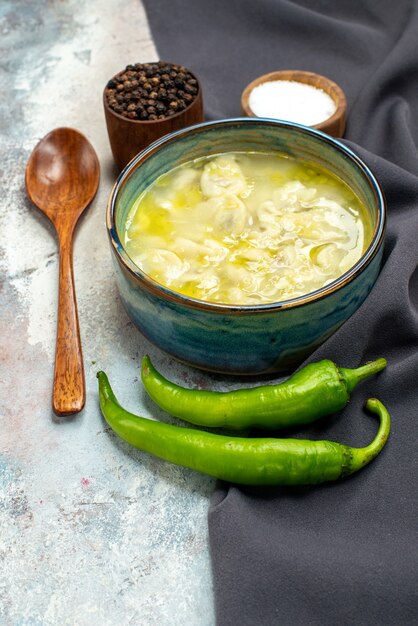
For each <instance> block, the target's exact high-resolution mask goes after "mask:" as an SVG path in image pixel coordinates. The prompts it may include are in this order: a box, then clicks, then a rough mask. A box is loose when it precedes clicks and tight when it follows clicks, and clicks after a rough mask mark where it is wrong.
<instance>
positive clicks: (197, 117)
mask: <svg viewBox="0 0 418 626" xmlns="http://www.w3.org/2000/svg"><path fill="white" fill-rule="evenodd" d="M120 73H121V72H119V74H120ZM190 73H191V72H190ZM193 77H194V78H195V79H196V81H197V84H198V93H197V95H196V98H195V99H194V100H193V102H192V103H191V104H190V105H189V106H188V107H187V108H186V109H184V110H183V111H180V112H179V113H176V114H175V115H172V116H171V117H166V118H164V119H162V120H131V119H128V118H126V117H123V116H122V115H119V113H116V112H115V111H113V109H111V108H110V107H109V105H108V104H107V101H106V95H105V90H106V88H105V89H104V91H103V106H104V112H105V118H106V126H107V132H108V135H109V142H110V147H111V149H112V154H113V158H114V160H115V163H116V165H117V166H118V168H119V170H122V169H123V168H124V167H125V165H127V164H128V163H129V161H131V160H132V159H133V157H134V156H136V155H137V154H138V153H139V152H141V150H143V149H144V148H146V147H147V146H149V145H150V144H151V143H152V142H153V141H155V140H157V139H160V137H164V135H167V134H168V133H171V132H174V131H176V130H180V129H181V128H185V127H186V126H192V125H193V124H199V123H200V122H203V121H204V114H203V97H202V87H201V85H200V83H199V80H198V78H197V77H196V76H195V75H193Z"/></svg>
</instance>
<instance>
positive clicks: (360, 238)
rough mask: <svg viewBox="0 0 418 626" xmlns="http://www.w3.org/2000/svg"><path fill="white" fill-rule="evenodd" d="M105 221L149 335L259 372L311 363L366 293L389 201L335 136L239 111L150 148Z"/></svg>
mask: <svg viewBox="0 0 418 626" xmlns="http://www.w3.org/2000/svg"><path fill="white" fill-rule="evenodd" d="M107 224H108V230H109V235H110V241H111V245H112V250H113V252H114V259H115V267H116V274H117V282H118V286H119V290H120V294H121V297H122V301H123V303H124V305H125V307H126V309H127V311H128V313H129V315H130V316H131V318H132V320H133V321H134V323H135V324H136V325H137V326H138V328H139V329H140V330H141V331H142V333H143V334H144V335H145V336H147V337H148V338H149V339H150V340H151V341H153V342H154V343H155V344H156V345H158V346H159V347H160V348H161V349H163V350H165V351H166V352H168V353H169V354H172V355H173V356H175V357H176V358H178V359H180V360H182V361H184V362H187V363H190V364H193V365H195V366H197V367H201V368H204V369H209V370H213V371H218V372H231V373H245V374H258V373H261V372H267V371H286V370H289V369H291V368H293V367H294V366H295V365H297V364H299V363H300V362H302V361H303V359H304V358H306V356H308V355H309V354H310V353H311V352H312V351H313V350H314V349H315V348H316V347H317V346H318V345H319V344H320V343H322V342H323V341H324V340H325V339H326V338H327V337H329V336H330V334H331V333H333V332H334V331H335V330H336V329H337V328H338V327H339V326H340V325H341V324H342V323H343V322H344V321H345V320H346V319H347V318H348V317H349V316H350V315H352V314H353V312H354V311H355V310H356V309H357V308H358V306H359V305H360V304H361V303H362V301H363V300H364V299H365V297H366V296H367V294H368V293H369V291H370V289H371V288H372V286H373V284H374V282H375V280H376V277H377V275H378V272H379V268H380V262H381V254H382V247H383V239H384V230H385V204H384V199H383V194H382V192H381V189H380V187H379V184H378V182H377V181H376V179H375V177H374V176H373V174H372V173H371V172H370V170H369V169H368V168H367V167H366V165H365V164H364V163H363V162H362V161H361V160H360V159H359V158H358V156H356V155H355V154H354V153H353V152H352V151H351V150H349V149H348V148H347V147H345V146H344V145H343V144H342V143H340V142H338V141H337V140H335V139H332V138H331V137H329V136H327V135H325V134H323V133H321V132H319V131H316V130H313V129H310V128H307V127H304V126H300V125H297V124H292V123H287V122H280V121H273V120H263V119H260V118H245V119H240V118H239V119H233V120H220V121H217V122H208V123H204V124H199V125H197V126H193V127H189V128H186V129H183V130H181V131H178V132H176V133H173V134H171V135H167V136H166V137H164V138H163V139H161V140H159V141H157V142H155V143H154V144H152V145H151V146H149V147H148V148H147V149H146V150H144V151H143V152H141V153H140V154H139V155H138V156H137V157H135V158H134V159H133V160H132V161H131V163H130V164H129V165H128V166H127V167H126V168H125V170H124V171H123V172H122V173H121V175H120V177H119V179H118V181H117V182H116V184H115V187H114V189H113V191H112V194H111V197H110V200H109V205H108V213H107Z"/></svg>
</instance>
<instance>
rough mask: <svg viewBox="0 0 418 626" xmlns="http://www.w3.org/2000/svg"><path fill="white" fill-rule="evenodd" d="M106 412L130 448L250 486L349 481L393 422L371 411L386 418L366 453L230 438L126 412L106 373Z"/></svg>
mask: <svg viewBox="0 0 418 626" xmlns="http://www.w3.org/2000/svg"><path fill="white" fill-rule="evenodd" d="M97 377H98V379H99V394H100V406H101V409H102V413H103V415H104V418H105V420H106V422H107V423H108V425H109V426H110V428H111V429H112V430H113V431H114V432H115V433H116V434H118V435H119V437H121V438H122V439H124V440H125V441H126V442H128V443H129V444H131V445H132V446H135V447H136V448H139V449H140V450H145V451H146V452H150V453H152V454H154V455H155V456H158V457H160V458H162V459H165V460H166V461H170V462H171V463H176V464H177V465H183V466H184V467H189V468H191V469H194V470H197V471H198V472H202V473H203V474H208V475H210V476H213V477H215V478H220V479H222V480H226V481H228V482H233V483H240V484H245V485H311V484H317V483H322V482H325V481H329V480H336V479H338V478H342V477H344V476H348V475H349V474H352V473H354V472H357V471H358V470H359V469H361V468H362V467H364V466H365V465H367V463H370V461H372V460H373V459H374V458H375V457H376V456H377V455H378V454H379V452H380V451H381V450H382V448H383V446H384V445H385V443H386V441H387V438H388V436H389V430H390V417H389V413H388V411H387V410H386V409H385V407H384V406H383V404H382V403H381V402H379V400H376V399H370V400H368V401H367V404H366V407H367V408H368V409H369V410H370V411H371V412H373V413H376V414H377V415H378V416H379V418H380V426H379V430H378V432H377V435H376V437H375V439H374V440H373V441H372V443H370V444H369V445H368V446H366V447H365V448H351V447H349V446H345V445H342V444H339V443H334V442H332V441H304V440H300V439H273V438H263V439H252V438H246V437H227V436H224V435H217V434H213V433H208V432H204V431H199V430H194V429H191V428H182V427H180V426H173V425H171V424H164V423H162V422H157V421H154V420H150V419H146V418H144V417H138V416H137V415H134V414H133V413H129V412H128V411H126V410H125V409H123V408H122V407H121V406H120V404H119V403H118V401H117V400H116V398H115V395H114V394H113V391H112V388H111V386H110V384H109V380H108V378H107V376H106V374H105V373H104V372H98V374H97Z"/></svg>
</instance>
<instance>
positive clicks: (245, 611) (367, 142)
mask: <svg viewBox="0 0 418 626" xmlns="http://www.w3.org/2000/svg"><path fill="white" fill-rule="evenodd" d="M145 7H146V10H147V14H148V18H149V20H150V26H151V30H152V34H153V37H154V40H155V42H156V46H157V49H158V53H159V56H160V58H162V59H165V60H167V61H172V62H175V63H182V64H184V65H186V66H188V67H190V68H191V69H192V70H193V71H194V72H195V73H196V74H197V75H198V76H199V78H200V79H201V82H202V85H203V95H204V102H205V111H206V116H207V118H208V119H219V118H225V117H235V116H238V115H240V95H241V92H242V90H243V88H244V87H245V85H246V84H247V83H248V82H249V81H251V80H252V79H254V78H256V77H257V76H259V75H260V74H263V73H266V72H270V71H274V70H280V69H300V70H308V71H314V72H318V73H321V74H324V75H326V76H328V77H329V78H331V79H333V80H335V81H336V82H337V83H339V84H340V85H341V87H342V88H343V90H344V91H345V93H346V96H347V101H348V123H347V130H346V133H345V138H346V140H347V141H348V142H349V145H350V146H351V147H352V149H354V150H355V151H356V152H357V153H358V154H359V156H360V157H361V158H363V159H364V160H365V161H366V163H367V164H368V165H369V166H370V167H371V169H372V170H373V172H374V173H375V174H376V176H377V178H378V179H379V181H380V183H381V185H382V186H383V189H384V192H385V195H386V198H387V203H388V212H389V217H388V229H387V236H386V244H385V254H384V263H383V267H382V271H381V274H380V276H379V278H378V280H377V283H376V285H375V287H374V288H373V290H372V292H371V294H370V295H369V297H368V298H367V300H366V301H365V302H364V304H363V305H362V306H361V308H360V309H359V310H358V311H357V313H355V314H354V315H353V316H352V317H351V318H350V319H349V320H348V321H347V322H346V323H345V324H344V325H343V326H342V328H341V329H340V330H339V331H338V332H337V333H335V334H334V335H333V336H332V337H331V338H330V339H329V340H328V341H327V342H326V343H325V344H324V345H322V346H321V347H320V348H319V349H318V350H317V351H316V352H315V354H314V355H313V356H312V357H311V359H310V360H311V361H313V360H318V359H320V358H324V357H328V358H331V359H333V360H334V361H336V362H337V363H338V364H340V365H342V366H346V367H350V366H356V365H358V364H359V363H360V362H364V361H367V360H370V359H372V358H375V357H378V356H385V357H386V358H387V359H388V363H389V365H388V367H387V369H386V370H385V371H384V372H383V373H382V374H379V375H378V376H377V377H374V378H373V379H370V380H368V381H366V382H364V383H362V384H361V386H359V387H358V388H357V389H356V391H355V393H354V395H353V397H352V401H351V402H350V405H349V406H348V407H347V408H346V409H345V410H344V411H342V412H341V413H340V414H339V415H336V416H333V417H331V418H327V419H325V420H322V421H320V422H318V423H317V424H315V425H312V426H311V427H310V428H305V429H304V430H303V431H298V433H297V436H302V437H309V438H312V439H317V438H318V439H319V438H324V439H335V440H336V441H341V442H344V443H347V444H349V445H354V446H362V445H365V444H366V443H367V442H369V441H370V440H371V439H372V438H373V436H374V434H375V432H376V428H377V423H376V420H374V419H373V418H372V417H370V416H369V415H367V414H365V413H364V411H363V408H362V405H363V403H364V401H365V399H366V398H368V397H370V396H371V395H373V396H377V397H378V398H380V399H381V400H382V401H383V402H384V403H385V404H386V405H387V407H388V408H389V410H390V412H391V415H392V432H391V436H390V439H389V442H388V444H387V446H386V448H385V449H384V451H383V452H382V454H381V455H380V456H379V457H378V458H377V459H376V460H375V461H374V462H373V463H372V464H371V465H370V466H368V467H367V468H366V469H364V470H363V471H362V472H360V473H359V474H356V475H354V476H352V477H351V478H348V479H346V480H344V481H341V482H339V483H334V484H329V485H324V486H320V487H314V488H280V489H255V488H237V487H235V486H229V485H221V484H220V485H219V486H218V488H217V490H216V492H215V494H214V496H213V498H212V501H211V506H210V511H209V534H210V546H211V557H212V563H213V578H214V591H215V603H216V616H217V623H218V624H219V626H235V624H236V625H240V626H246V625H254V626H270V625H276V624H277V625H278V626H287V625H289V626H298V625H315V626H316V625H318V626H328V625H330V626H331V625H332V626H335V625H352V624H353V625H354V624H356V625H363V624H364V625H367V626H369V625H370V626H375V625H376V626H384V625H393V626H395V625H396V626H405V625H408V624H418V506H417V501H418V489H417V486H418V480H417V479H418V463H417V458H418V269H417V266H418V145H417V144H418V43H417V42H418V3H417V2H416V1H413V0H397V1H396V2H394V1H393V0H361V1H360V0H357V1H355V0H339V1H338V2H335V0H301V1H300V2H295V1H292V0H189V1H186V0H145ZM292 434H293V433H292ZM295 434H296V433H295Z"/></svg>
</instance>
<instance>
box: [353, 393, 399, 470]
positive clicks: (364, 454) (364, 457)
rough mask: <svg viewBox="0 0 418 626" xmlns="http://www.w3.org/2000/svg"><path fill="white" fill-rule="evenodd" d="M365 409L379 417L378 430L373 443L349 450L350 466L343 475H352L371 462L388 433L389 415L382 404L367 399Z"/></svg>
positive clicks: (373, 399)
mask: <svg viewBox="0 0 418 626" xmlns="http://www.w3.org/2000/svg"><path fill="white" fill-rule="evenodd" d="M366 409H367V410H368V411H370V412H371V413H374V414H376V415H378V416H379V419H380V425H379V430H378V431H377V434H376V436H375V438H374V439H373V441H372V442H371V443H370V444H369V445H368V446H365V447H364V448H350V456H351V460H350V466H349V468H348V471H347V472H344V475H345V476H347V475H349V474H353V473H354V472H357V471H358V470H360V469H361V468H362V467H364V466H365V465H367V464H368V463H370V461H373V459H374V458H375V457H376V456H377V455H378V454H379V452H380V451H381V450H382V449H383V447H384V445H385V443H386V441H387V440H388V437H389V432H390V415H389V412H388V410H387V409H386V408H385V407H384V406H383V404H382V403H381V402H380V401H379V400H377V399H376V398H369V399H368V400H367V402H366Z"/></svg>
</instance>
